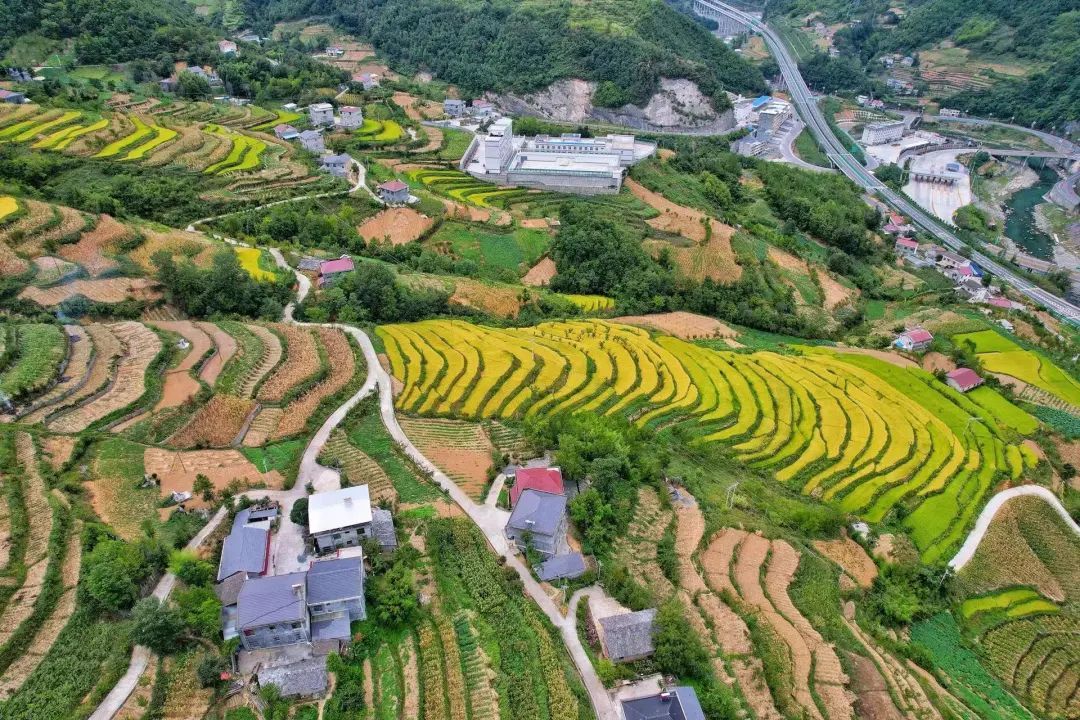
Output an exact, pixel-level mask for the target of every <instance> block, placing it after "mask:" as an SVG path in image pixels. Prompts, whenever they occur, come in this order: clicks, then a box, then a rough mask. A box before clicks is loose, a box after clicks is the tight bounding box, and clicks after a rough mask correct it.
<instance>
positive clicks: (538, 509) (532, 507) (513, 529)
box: [506, 471, 566, 556]
mask: <svg viewBox="0 0 1080 720" xmlns="http://www.w3.org/2000/svg"><path fill="white" fill-rule="evenodd" d="M519 475H520V471H519ZM506 538H507V539H508V540H510V541H511V542H513V543H514V544H516V545H517V547H518V548H520V549H521V550H525V549H526V548H527V547H531V548H533V549H534V550H536V551H537V552H539V553H541V554H542V555H546V556H551V555H558V554H559V553H560V552H561V551H563V550H564V549H565V548H566V496H565V495H555V494H553V493H546V492H540V491H538V490H526V491H525V492H523V493H521V495H520V496H519V497H518V500H517V502H516V503H514V511H513V512H512V513H510V519H509V520H508V521H507V523H506Z"/></svg>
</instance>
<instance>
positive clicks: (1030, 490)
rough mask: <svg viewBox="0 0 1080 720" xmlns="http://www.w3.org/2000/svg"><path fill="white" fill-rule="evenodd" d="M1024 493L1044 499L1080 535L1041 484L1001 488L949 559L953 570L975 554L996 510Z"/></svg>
mask: <svg viewBox="0 0 1080 720" xmlns="http://www.w3.org/2000/svg"><path fill="white" fill-rule="evenodd" d="M1025 495H1027V496H1035V497H1038V498H1040V499H1042V500H1045V501H1046V502H1047V503H1049V504H1050V507H1052V508H1054V510H1055V511H1056V512H1057V514H1058V515H1060V516H1061V519H1062V520H1064V521H1065V524H1066V525H1068V526H1069V528H1070V529H1071V530H1072V531H1073V532H1074V533H1076V534H1077V535H1080V525H1077V524H1076V521H1074V520H1073V519H1072V518H1071V517H1070V516H1069V513H1068V511H1067V510H1066V509H1065V508H1064V506H1062V504H1061V502H1060V501H1059V500H1058V499H1057V495H1055V494H1054V493H1052V492H1050V491H1049V490H1047V489H1046V488H1044V487H1042V486H1041V485H1021V486H1020V487H1014V488H1009V489H1008V490H1002V491H1001V492H999V493H998V494H997V495H995V496H994V497H992V498H990V502H988V503H986V507H984V508H983V510H982V512H981V513H979V519H978V520H976V521H975V527H974V528H972V530H971V532H970V533H968V536H967V539H966V540H964V544H963V545H962V546H960V550H959V551H957V553H956V555H954V556H953V559H952V560H950V561H949V567H951V568H952V569H953V570H959V569H960V568H962V567H964V566H965V565H967V564H968V562H969V561H970V560H971V558H972V557H973V556H974V555H975V551H976V550H978V549H979V543H981V542H982V539H983V536H984V535H986V531H987V530H989V529H990V522H991V521H992V520H993V519H994V516H995V515H996V514H997V512H998V510H1000V509H1001V508H1002V506H1004V505H1005V503H1007V502H1009V501H1010V500H1012V499H1013V498H1018V497H1022V496H1025Z"/></svg>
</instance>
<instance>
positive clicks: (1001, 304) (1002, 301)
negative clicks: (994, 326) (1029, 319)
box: [986, 297, 1022, 310]
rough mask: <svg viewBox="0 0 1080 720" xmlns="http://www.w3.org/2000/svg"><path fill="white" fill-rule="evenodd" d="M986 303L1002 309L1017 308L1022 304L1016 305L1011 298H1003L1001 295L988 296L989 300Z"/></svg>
mask: <svg viewBox="0 0 1080 720" xmlns="http://www.w3.org/2000/svg"><path fill="white" fill-rule="evenodd" d="M986 303H987V305H992V306H993V307H996V308H1001V309H1002V310H1017V309H1019V307H1022V306H1020V305H1018V304H1017V303H1015V302H1013V301H1012V300H1010V299H1009V298H1003V297H993V298H990V299H989V300H987V301H986Z"/></svg>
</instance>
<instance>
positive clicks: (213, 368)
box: [197, 322, 236, 387]
mask: <svg viewBox="0 0 1080 720" xmlns="http://www.w3.org/2000/svg"><path fill="white" fill-rule="evenodd" d="M197 327H198V328H199V329H200V330H202V331H203V332H204V333H206V334H207V335H209V336H210V337H211V338H212V339H213V340H214V345H215V346H216V347H217V352H215V353H214V354H213V356H212V357H211V358H210V359H209V360H207V361H206V364H205V365H203V367H202V371H200V372H199V377H200V378H202V379H203V381H204V382H205V383H206V384H207V385H209V386H210V387H213V386H214V383H215V382H217V379H218V375H220V374H221V370H222V368H224V367H225V364H226V363H227V362H229V360H231V359H232V356H233V355H235V354H236V340H235V339H234V338H233V336H232V335H230V334H229V333H227V332H225V331H224V330H222V329H221V328H219V327H218V326H217V325H214V324H213V323H207V322H203V323H198V325H197Z"/></svg>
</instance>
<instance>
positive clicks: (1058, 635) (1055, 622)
mask: <svg viewBox="0 0 1080 720" xmlns="http://www.w3.org/2000/svg"><path fill="white" fill-rule="evenodd" d="M1078 633H1080V618H1077V617H1076V616H1075V615H1074V614H1073V613H1071V612H1065V613H1062V614H1060V615H1040V616H1037V617H1027V618H1024V619H1021V620H1016V621H1012V622H1006V623H1004V624H1002V625H998V626H997V627H995V628H993V629H991V630H989V631H988V632H987V633H986V634H985V635H984V636H983V637H982V644H983V647H984V649H985V652H986V656H987V658H988V659H989V663H990V667H991V669H992V670H993V671H994V672H995V673H996V674H997V675H998V677H1000V678H1001V679H1002V680H1003V681H1004V682H1005V684H1006V685H1007V686H1008V687H1009V688H1010V689H1012V691H1013V692H1014V693H1016V694H1017V695H1018V696H1020V697H1021V698H1024V699H1026V700H1027V701H1028V703H1030V705H1031V706H1032V707H1034V708H1035V709H1036V710H1037V711H1039V712H1041V713H1043V714H1045V715H1047V716H1050V717H1076V714H1077V711H1078V710H1080V698H1078V697H1077V694H1076V692H1075V690H1076V687H1077V684H1078V683H1080V644H1077V642H1076V636H1077V634H1078Z"/></svg>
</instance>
